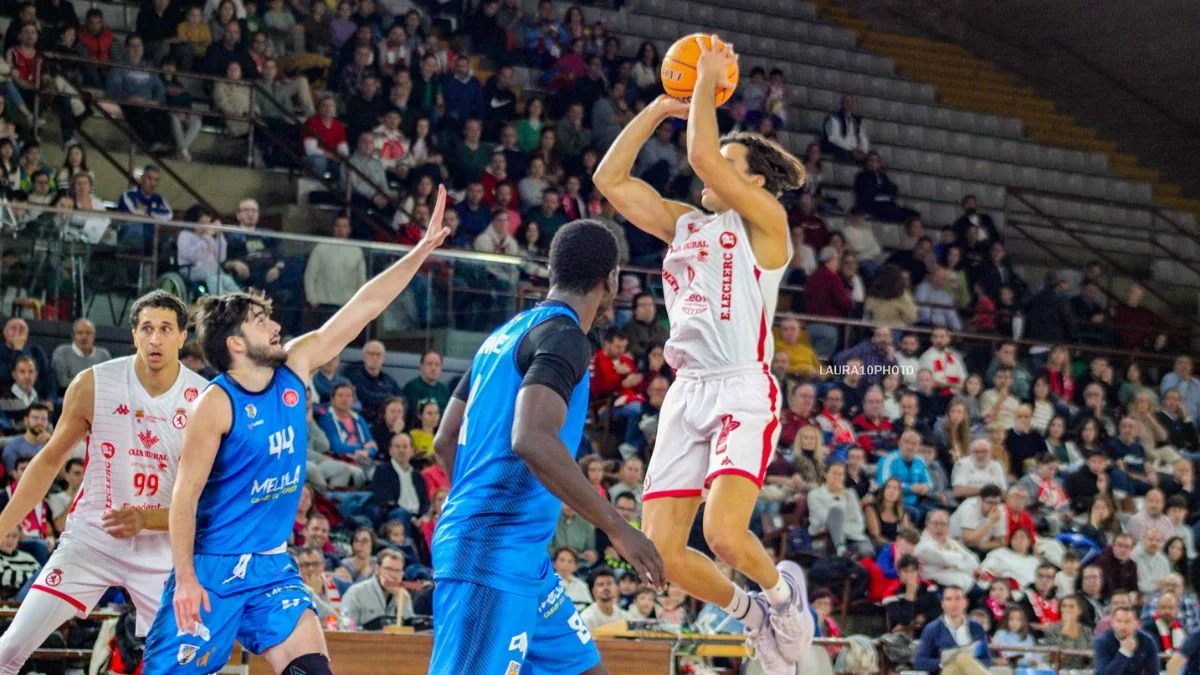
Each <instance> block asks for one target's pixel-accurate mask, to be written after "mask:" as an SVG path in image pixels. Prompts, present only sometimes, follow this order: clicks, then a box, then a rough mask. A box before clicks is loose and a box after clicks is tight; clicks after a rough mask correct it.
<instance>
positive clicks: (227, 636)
mask: <svg viewBox="0 0 1200 675" xmlns="http://www.w3.org/2000/svg"><path fill="white" fill-rule="evenodd" d="M195 566H196V576H197V578H198V579H199V581H200V585H201V586H203V587H204V590H205V591H207V592H208V601H209V605H210V606H211V607H212V611H211V612H206V611H204V608H203V607H201V608H200V621H201V624H200V625H199V626H198V627H197V628H195V629H193V631H192V632H190V633H184V632H181V631H180V630H179V626H178V625H177V624H176V622H175V611H174V602H175V573H174V572H172V573H171V576H170V578H169V579H168V580H167V585H166V587H165V588H164V589H163V596H162V605H161V609H160V610H159V612H158V616H156V617H155V619H154V624H153V625H151V626H150V634H149V635H148V636H147V637H146V650H145V653H144V655H143V658H142V673H143V675H160V674H162V673H197V674H200V673H216V672H218V671H219V670H221V668H223V667H224V666H225V663H226V662H227V661H228V660H229V655H230V653H231V652H232V651H233V643H234V641H235V640H236V641H238V642H240V643H241V645H242V647H244V648H245V649H247V650H249V651H250V652H252V653H254V654H261V653H262V652H263V651H265V650H267V649H269V648H271V647H274V646H275V645H277V644H279V643H281V642H283V641H284V640H286V639H287V638H288V636H289V635H291V634H292V631H293V630H294V629H295V628H296V624H297V623H298V622H299V621H300V617H301V616H303V615H304V612H305V611H308V610H309V609H312V610H313V611H316V609H315V607H314V606H313V602H312V598H311V597H310V596H309V594H308V590H307V589H306V588H305V586H304V582H303V581H302V580H301V579H300V575H299V573H298V572H297V571H296V567H295V565H294V564H293V562H292V557H291V556H290V555H288V554H287V553H286V552H283V553H275V554H270V555H259V554H253V555H207V554H197V555H196V557H195Z"/></svg>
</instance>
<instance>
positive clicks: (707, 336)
mask: <svg viewBox="0 0 1200 675" xmlns="http://www.w3.org/2000/svg"><path fill="white" fill-rule="evenodd" d="M788 249H789V259H790V257H791V256H790V253H791V250H790V249H791V240H790V238H789V239H788ZM786 271H787V265H786V264H785V265H784V266H783V267H780V268H779V269H776V270H764V269H762V268H760V267H759V266H758V262H757V261H756V260H755V258H754V251H753V250H752V249H751V247H750V237H749V235H748V233H747V231H746V225H745V223H744V222H743V221H742V217H741V216H740V215H738V214H737V212H735V211H732V210H730V211H726V212H725V213H722V214H720V215H713V214H708V213H703V212H701V211H692V212H689V213H686V214H684V215H682V216H680V218H679V221H678V222H676V223H675V240H674V241H672V242H671V246H670V249H669V250H668V252H667V256H666V258H665V259H664V260H663V288H664V293H665V295H666V302H667V313H668V315H669V317H670V319H671V337H670V339H668V340H667V345H666V348H665V349H664V356H666V359H667V363H669V364H670V365H671V367H673V368H722V367H726V366H734V365H741V364H746V363H754V362H765V363H770V361H771V357H772V355H773V354H774V351H775V343H774V340H772V339H771V323H772V321H774V318H775V301H776V300H777V298H778V294H779V283H780V281H781V280H782V279H783V275H784V273H785V272H786Z"/></svg>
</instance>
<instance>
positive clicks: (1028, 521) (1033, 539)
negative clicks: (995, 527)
mask: <svg viewBox="0 0 1200 675" xmlns="http://www.w3.org/2000/svg"><path fill="white" fill-rule="evenodd" d="M1028 505H1029V490H1026V489H1025V488H1024V487H1022V486H1020V485H1013V486H1012V487H1010V488H1008V492H1005V493H1004V514H1005V520H1006V521H1007V522H1008V537H1009V538H1012V534H1013V532H1016V531H1017V530H1027V531H1028V532H1029V542H1030V546H1032V545H1033V544H1035V543H1037V526H1035V525H1034V523H1033V516H1031V515H1029V511H1027V510H1025V507H1026V506H1028Z"/></svg>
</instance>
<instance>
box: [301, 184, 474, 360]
mask: <svg viewBox="0 0 1200 675" xmlns="http://www.w3.org/2000/svg"><path fill="white" fill-rule="evenodd" d="M445 211H446V186H444V185H443V186H439V187H438V196H437V205H436V206H435V207H434V209H433V216H432V217H430V219H429V227H427V228H426V229H425V235H424V236H423V237H421V241H420V242H419V243H418V244H417V245H416V246H415V247H413V249H412V250H411V251H409V252H408V254H407V255H405V256H404V257H403V258H401V259H400V260H398V261H397V262H395V263H394V264H392V265H391V266H390V267H388V268H387V269H386V270H384V271H383V272H381V273H380V274H378V275H377V276H376V277H375V278H373V279H371V280H370V281H368V282H367V283H366V284H365V285H364V286H363V287H362V288H360V289H358V292H357V293H355V294H354V297H352V298H350V301H349V302H347V303H346V304H345V305H343V306H342V308H341V309H340V310H338V312H337V313H336V314H334V315H333V317H332V318H330V319H329V320H328V321H326V322H325V325H323V326H321V327H320V328H318V329H317V330H315V331H313V332H311V333H307V334H305V335H301V336H300V337H298V338H296V339H295V340H293V341H291V342H289V343H288V345H287V348H286V349H287V354H288V365H289V366H290V367H291V368H292V370H294V371H295V372H297V373H302V374H308V373H311V372H312V371H314V370H316V369H317V368H318V367H319V366H320V365H321V364H322V363H325V362H327V361H329V359H331V358H333V357H334V356H336V355H338V354H339V353H341V351H342V350H343V349H345V348H346V345H348V344H350V342H351V341H352V340H354V338H355V336H357V335H358V334H359V333H361V332H362V330H363V329H364V328H366V327H367V324H369V323H371V322H372V321H374V320H375V318H376V317H378V316H379V315H380V314H382V313H383V310H385V309H387V306H388V305H390V304H391V303H392V301H393V300H395V299H396V296H398V295H400V293H401V292H403V291H404V289H405V288H407V287H408V284H409V282H410V281H412V278H413V277H414V276H415V275H416V273H417V270H419V269H420V268H421V265H422V263H424V262H425V259H426V258H428V257H429V254H430V253H432V252H433V251H434V249H436V248H437V247H439V246H441V245H442V242H443V241H445V240H446V236H447V235H449V234H450V229H449V228H447V227H443V226H442V214H443V213H445Z"/></svg>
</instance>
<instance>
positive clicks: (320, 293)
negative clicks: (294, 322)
mask: <svg viewBox="0 0 1200 675" xmlns="http://www.w3.org/2000/svg"><path fill="white" fill-rule="evenodd" d="M332 234H333V237H334V238H335V239H341V240H347V239H349V238H350V217H349V216H346V215H344V214H339V215H338V216H337V217H336V218H334V219H333V231H332ZM366 282H367V262H366V260H365V259H364V258H363V252H362V249H360V248H359V247H357V246H348V245H345V244H335V243H331V242H321V243H319V244H317V245H316V246H314V247H313V250H312V253H310V254H309V256H308V262H307V263H306V264H305V266H304V295H305V297H306V298H308V303H309V305H311V306H312V312H311V316H310V320H309V325H311V326H313V327H314V328H315V327H317V326H320V325H321V324H323V323H325V320H326V319H328V318H329V317H331V316H333V315H334V313H335V312H337V311H338V310H339V309H341V308H342V306H344V305H345V304H346V303H347V302H349V301H350V298H351V297H353V296H354V294H355V293H356V292H358V289H359V288H361V287H362V285H363V284H365V283H366Z"/></svg>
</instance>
